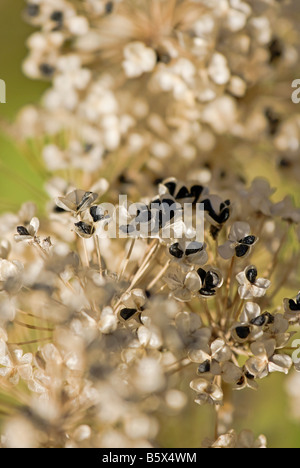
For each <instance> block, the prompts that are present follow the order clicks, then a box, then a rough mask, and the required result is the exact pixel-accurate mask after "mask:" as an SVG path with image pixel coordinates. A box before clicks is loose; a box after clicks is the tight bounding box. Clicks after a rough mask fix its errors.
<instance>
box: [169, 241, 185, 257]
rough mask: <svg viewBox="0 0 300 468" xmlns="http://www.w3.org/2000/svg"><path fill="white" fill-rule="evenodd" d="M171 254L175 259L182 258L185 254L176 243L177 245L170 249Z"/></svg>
mask: <svg viewBox="0 0 300 468" xmlns="http://www.w3.org/2000/svg"><path fill="white" fill-rule="evenodd" d="M169 252H170V254H171V255H172V257H175V258H182V257H183V255H184V252H183V250H181V248H180V246H179V244H178V242H176V244H173V245H171V247H170V248H169Z"/></svg>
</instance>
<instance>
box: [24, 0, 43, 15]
mask: <svg viewBox="0 0 300 468" xmlns="http://www.w3.org/2000/svg"><path fill="white" fill-rule="evenodd" d="M26 13H27V15H28V16H30V17H31V18H34V17H35V16H38V14H39V13H40V6H39V5H36V4H35V3H29V5H28V6H27V8H26Z"/></svg>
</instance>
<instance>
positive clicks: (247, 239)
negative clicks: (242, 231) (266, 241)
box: [239, 236, 256, 245]
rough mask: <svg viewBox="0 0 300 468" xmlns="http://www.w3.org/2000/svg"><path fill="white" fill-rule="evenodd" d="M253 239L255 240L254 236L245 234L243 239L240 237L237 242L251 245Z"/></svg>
mask: <svg viewBox="0 0 300 468" xmlns="http://www.w3.org/2000/svg"><path fill="white" fill-rule="evenodd" d="M255 241H256V237H255V236H247V237H244V239H241V240H240V241H239V243H240V244H244V245H253V244H254V242H255Z"/></svg>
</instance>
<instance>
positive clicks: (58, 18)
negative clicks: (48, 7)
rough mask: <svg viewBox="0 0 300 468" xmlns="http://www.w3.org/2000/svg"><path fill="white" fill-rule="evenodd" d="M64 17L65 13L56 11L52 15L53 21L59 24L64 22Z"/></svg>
mask: <svg viewBox="0 0 300 468" xmlns="http://www.w3.org/2000/svg"><path fill="white" fill-rule="evenodd" d="M63 17H64V15H63V12H62V11H58V10H56V11H54V12H53V13H52V15H51V17H50V18H51V19H52V21H55V22H57V23H61V22H62V20H63Z"/></svg>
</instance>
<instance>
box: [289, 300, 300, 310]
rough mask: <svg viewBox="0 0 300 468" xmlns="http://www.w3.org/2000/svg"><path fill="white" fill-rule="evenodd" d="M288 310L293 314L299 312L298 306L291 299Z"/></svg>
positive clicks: (299, 307)
mask: <svg viewBox="0 0 300 468" xmlns="http://www.w3.org/2000/svg"><path fill="white" fill-rule="evenodd" d="M289 308H290V310H292V311H293V312H298V311H300V304H299V303H298V302H296V301H293V300H292V299H290V300H289Z"/></svg>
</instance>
